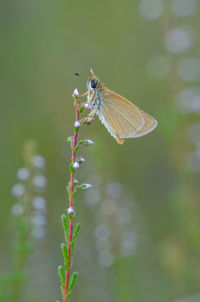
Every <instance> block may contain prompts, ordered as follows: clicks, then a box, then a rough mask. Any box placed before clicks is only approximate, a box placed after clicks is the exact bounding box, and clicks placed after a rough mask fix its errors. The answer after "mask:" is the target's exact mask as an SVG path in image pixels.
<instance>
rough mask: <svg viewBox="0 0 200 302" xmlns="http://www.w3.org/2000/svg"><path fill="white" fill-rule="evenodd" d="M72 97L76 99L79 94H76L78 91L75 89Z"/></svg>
mask: <svg viewBox="0 0 200 302" xmlns="http://www.w3.org/2000/svg"><path fill="white" fill-rule="evenodd" d="M72 96H73V97H75V98H76V97H77V96H79V92H78V89H77V88H76V89H74V92H73V94H72Z"/></svg>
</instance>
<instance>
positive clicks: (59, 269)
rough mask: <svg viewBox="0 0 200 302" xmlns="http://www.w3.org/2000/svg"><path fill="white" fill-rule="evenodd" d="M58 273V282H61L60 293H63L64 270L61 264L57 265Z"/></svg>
mask: <svg viewBox="0 0 200 302" xmlns="http://www.w3.org/2000/svg"><path fill="white" fill-rule="evenodd" d="M58 275H59V277H60V282H61V291H62V294H64V289H65V272H64V269H63V267H62V266H61V265H59V267H58Z"/></svg>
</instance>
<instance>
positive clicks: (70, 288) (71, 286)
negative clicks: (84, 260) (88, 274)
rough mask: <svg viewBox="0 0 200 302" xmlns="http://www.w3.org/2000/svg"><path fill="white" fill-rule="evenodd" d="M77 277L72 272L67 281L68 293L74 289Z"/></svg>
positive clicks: (75, 273) (76, 274)
mask: <svg viewBox="0 0 200 302" xmlns="http://www.w3.org/2000/svg"><path fill="white" fill-rule="evenodd" d="M77 277H78V273H77V272H74V273H73V274H72V276H71V278H70V280H69V292H72V289H73V288H74V285H75V283H76V279H77Z"/></svg>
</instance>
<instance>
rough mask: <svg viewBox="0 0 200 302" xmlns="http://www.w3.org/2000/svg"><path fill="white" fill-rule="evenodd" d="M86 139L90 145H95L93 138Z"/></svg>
mask: <svg viewBox="0 0 200 302" xmlns="http://www.w3.org/2000/svg"><path fill="white" fill-rule="evenodd" d="M85 141H86V142H87V143H88V144H89V145H94V142H93V141H91V139H86V140H85Z"/></svg>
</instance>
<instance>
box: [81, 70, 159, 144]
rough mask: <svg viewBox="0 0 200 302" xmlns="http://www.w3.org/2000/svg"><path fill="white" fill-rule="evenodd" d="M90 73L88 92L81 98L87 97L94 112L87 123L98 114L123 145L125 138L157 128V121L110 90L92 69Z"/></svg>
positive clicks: (138, 135)
mask: <svg viewBox="0 0 200 302" xmlns="http://www.w3.org/2000/svg"><path fill="white" fill-rule="evenodd" d="M90 72H91V75H90V77H89V79H88V81H87V89H88V90H87V92H86V93H84V94H83V95H81V96H79V97H83V96H86V95H87V102H88V104H91V105H92V111H91V113H90V114H89V116H88V117H87V118H86V121H87V120H88V119H89V118H90V119H91V118H93V116H94V115H95V114H97V115H98V116H99V119H100V120H101V122H102V123H103V124H104V126H105V127H106V129H107V130H108V132H109V133H110V134H111V135H112V136H113V137H114V138H115V139H116V141H117V142H118V144H123V143H124V139H125V138H134V137H140V136H143V135H146V134H148V133H149V132H151V131H152V130H154V129H155V128H156V126H157V121H156V120H155V119H154V118H153V117H152V116H150V115H149V114H147V113H145V112H144V111H143V110H141V109H140V108H138V107H137V106H135V105H134V104H133V103H131V102H130V101H128V100H127V99H126V98H124V97H122V96H121V95H119V94H117V93H116V92H114V91H112V90H110V89H108V88H107V87H106V86H105V85H104V84H103V83H102V82H101V81H100V80H99V78H98V77H97V76H96V75H95V74H94V71H93V70H92V69H90ZM76 75H78V76H80V75H79V74H76Z"/></svg>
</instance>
